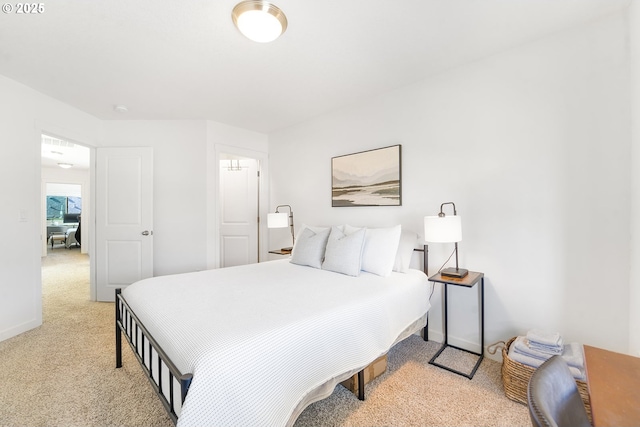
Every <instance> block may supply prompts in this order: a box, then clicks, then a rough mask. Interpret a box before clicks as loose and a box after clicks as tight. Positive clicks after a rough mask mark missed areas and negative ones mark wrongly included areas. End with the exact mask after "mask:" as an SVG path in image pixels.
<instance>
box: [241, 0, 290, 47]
mask: <svg viewBox="0 0 640 427" xmlns="http://www.w3.org/2000/svg"><path fill="white" fill-rule="evenodd" d="M231 17H232V18H233V23H234V24H235V25H236V27H237V28H238V30H240V32H241V33H242V34H243V35H244V36H245V37H246V38H248V39H249V40H253V41H254V42H258V43H269V42H272V41H274V40H275V39H277V38H278V37H280V35H281V34H282V33H284V32H285V30H286V29H287V17H286V16H284V13H283V12H282V11H281V10H280V9H279V8H278V7H277V6H276V5H274V4H272V3H269V2H267V1H263V0H246V1H243V2H240V3H238V4H237V5H236V7H234V8H233V11H232V12H231Z"/></svg>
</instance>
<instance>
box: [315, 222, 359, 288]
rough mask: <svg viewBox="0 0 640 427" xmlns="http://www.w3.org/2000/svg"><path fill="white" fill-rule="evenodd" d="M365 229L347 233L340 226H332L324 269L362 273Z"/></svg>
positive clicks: (355, 273) (353, 273)
mask: <svg viewBox="0 0 640 427" xmlns="http://www.w3.org/2000/svg"><path fill="white" fill-rule="evenodd" d="M365 231H366V230H365V229H364V228H362V229H360V230H359V231H356V232H354V233H351V234H348V235H347V234H345V233H344V232H343V231H341V230H340V228H338V227H331V234H330V235H329V240H328V241H327V250H326V251H325V254H324V262H323V263H322V269H323V270H329V271H335V272H336V273H342V274H347V275H349V276H357V275H358V274H360V266H361V263H362V249H363V247H364V236H365Z"/></svg>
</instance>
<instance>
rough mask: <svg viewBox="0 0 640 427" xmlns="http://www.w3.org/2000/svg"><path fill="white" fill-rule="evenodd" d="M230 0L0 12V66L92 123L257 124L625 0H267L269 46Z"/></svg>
mask: <svg viewBox="0 0 640 427" xmlns="http://www.w3.org/2000/svg"><path fill="white" fill-rule="evenodd" d="M238 1H239V0H208V1H205V0H180V1H175V0H174V1H169V0H135V1H131V0H91V1H87V0H55V1H50V2H44V3H43V4H44V8H45V10H44V12H43V13H41V14H36V15H17V14H15V13H11V14H5V13H2V14H0V74H2V75H4V76H6V77H9V78H11V79H13V80H16V81H18V82H21V83H24V84H26V85H28V86H30V87H32V88H34V89H36V90H38V91H40V92H42V93H44V94H47V95H50V96H52V97H53V98H56V99H59V100H61V101H63V102H66V103H68V104H70V105H73V106H75V107H77V108H78V109H80V110H83V111H85V112H88V113H89V114H92V115H94V116H96V117H98V118H101V119H105V120H111V119H113V120H115V119H162V120H165V119H207V120H214V121H218V122H222V123H226V124H229V125H233V126H237V127H241V128H245V129H251V130H255V131H260V132H271V131H274V130H278V129H281V128H284V127H287V126H290V125H293V124H296V123H299V122H302V121H304V120H307V119H309V118H312V117H314V116H317V115H319V114H322V113H324V112H327V111H331V110H335V109H339V108H342V107H344V106H347V105H349V104H353V103H356V102H359V101H362V100H365V99H366V98H367V97H371V96H373V95H376V94H379V93H383V92H386V91H390V90H393V89H395V88H397V87H400V86H404V85H407V84H411V83H414V82H417V81H419V80H422V79H425V78H427V77H428V76H431V75H434V74H437V73H440V72H442V71H443V70H447V69H450V68H451V67H455V66H457V65H460V64H463V63H467V62H470V61H473V60H476V59H478V58H481V57H484V56H487V55H491V54H493V53H496V52H499V51H502V50H505V49H507V48H509V47H513V46H517V45H520V44H523V43H526V42H528V41H532V40H535V39H538V38H540V37H544V36H545V35H548V34H551V33H554V32H557V31H560V30H562V29H564V28H567V27H570V26H574V25H577V24H580V23H584V22H588V21H591V20H593V19H597V17H599V16H602V15H606V14H610V13H613V12H615V11H617V10H620V9H621V8H624V7H626V6H628V4H629V2H630V1H631V0H318V1H313V2H312V1H310V0H274V2H275V4H276V5H277V6H279V7H280V8H281V9H282V10H283V11H284V13H285V14H286V15H287V18H288V21H289V27H288V29H287V31H286V32H285V34H284V35H283V36H282V37H281V38H279V39H278V40H276V41H275V42H273V43H270V44H259V43H254V42H251V41H249V40H248V39H246V38H244V37H243V36H242V35H241V34H240V33H239V32H238V31H237V30H236V28H235V27H234V26H233V23H232V20H231V10H232V9H233V7H234V6H235V4H236V3H237V2H238ZM118 104H123V105H126V106H127V107H128V110H129V111H128V113H125V114H122V113H117V112H115V111H114V106H115V105H118Z"/></svg>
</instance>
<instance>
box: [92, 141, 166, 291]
mask: <svg viewBox="0 0 640 427" xmlns="http://www.w3.org/2000/svg"><path fill="white" fill-rule="evenodd" d="M151 276H153V149H152V148H151V147H140V148H98V149H97V150H96V279H97V280H96V296H97V299H98V301H113V300H114V299H115V296H114V293H115V289H116V288H124V287H126V286H127V285H130V284H131V283H133V282H135V281H138V280H140V279H144V278H147V277H151Z"/></svg>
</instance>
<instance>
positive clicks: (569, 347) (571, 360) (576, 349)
mask: <svg viewBox="0 0 640 427" xmlns="http://www.w3.org/2000/svg"><path fill="white" fill-rule="evenodd" d="M562 358H563V359H564V360H565V361H566V362H567V364H568V365H569V366H573V367H575V368H578V369H582V370H584V347H583V346H582V344H579V343H577V342H571V343H569V344H566V345H565V346H564V351H563V352H562Z"/></svg>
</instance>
